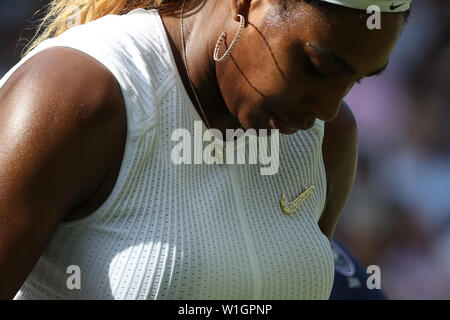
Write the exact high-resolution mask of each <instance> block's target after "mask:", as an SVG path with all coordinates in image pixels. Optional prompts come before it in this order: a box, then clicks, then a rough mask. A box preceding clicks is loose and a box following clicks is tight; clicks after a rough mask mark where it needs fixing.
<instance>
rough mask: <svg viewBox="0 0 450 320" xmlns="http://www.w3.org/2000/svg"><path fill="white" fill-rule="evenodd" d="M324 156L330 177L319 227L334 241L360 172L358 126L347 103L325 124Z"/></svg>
mask: <svg viewBox="0 0 450 320" xmlns="http://www.w3.org/2000/svg"><path fill="white" fill-rule="evenodd" d="M322 153H323V161H324V166H325V171H326V176H327V196H326V205H325V208H324V212H323V214H322V218H321V220H320V222H319V224H320V227H321V229H322V231H323V232H324V234H326V235H327V236H328V237H329V238H330V239H331V237H332V235H333V232H334V228H335V226H336V223H337V219H338V217H339V215H340V213H341V211H342V209H343V208H344V206H345V203H346V201H347V199H348V197H349V195H350V192H351V189H352V187H353V183H354V179H355V175H356V169H357V159H358V126H357V123H356V119H355V116H354V115H353V112H352V110H351V109H350V107H349V106H348V104H347V103H345V102H343V103H342V105H341V108H340V110H339V113H338V115H337V116H336V118H335V119H334V120H333V121H330V122H327V123H326V124H325V134H324V139H323V146H322Z"/></svg>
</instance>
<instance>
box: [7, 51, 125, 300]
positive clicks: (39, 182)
mask: <svg viewBox="0 0 450 320" xmlns="http://www.w3.org/2000/svg"><path fill="white" fill-rule="evenodd" d="M125 138H126V114H125V109H124V103H123V98H122V96H121V91H120V88H119V85H118V84H117V83H116V81H115V79H114V77H113V76H112V74H111V73H110V72H109V71H108V70H107V69H106V68H105V67H104V66H103V65H101V64H100V63H99V62H97V61H96V60H94V59H93V58H90V57H89V56H87V55H85V54H83V53H81V52H78V51H75V50H73V49H69V48H52V49H48V50H46V51H43V52H41V53H39V54H36V55H35V56H33V57H32V58H30V59H29V60H28V61H27V62H26V63H24V64H23V65H22V66H21V67H20V68H19V69H18V70H17V71H16V72H14V74H13V75H12V76H11V77H10V78H9V79H8V81H7V82H6V83H5V84H4V85H3V86H2V88H1V89H0V229H1V230H3V231H2V232H0V283H2V286H0V299H5V298H6V299H9V298H12V297H13V296H14V294H15V292H17V290H18V289H19V288H20V286H21V284H22V283H23V281H24V280H25V279H26V277H27V275H28V274H29V272H30V271H31V269H32V267H33V266H34V264H35V263H36V261H37V259H38V258H39V256H40V255H41V253H42V251H43V250H44V248H45V246H46V245H47V242H48V241H49V239H50V238H51V236H52V234H53V233H54V231H55V230H56V228H57V226H58V225H59V224H60V223H61V221H63V219H64V218H65V216H66V215H67V213H68V212H70V211H71V209H72V208H74V207H75V206H77V205H79V204H80V203H83V202H85V201H86V200H87V199H89V198H90V197H91V196H92V195H93V194H94V192H95V191H96V190H98V188H99V187H100V186H101V185H102V182H103V181H105V179H106V177H110V176H111V173H110V172H111V171H112V170H114V169H115V168H116V167H117V163H118V162H119V161H121V158H122V152H123V148H124V144H125Z"/></svg>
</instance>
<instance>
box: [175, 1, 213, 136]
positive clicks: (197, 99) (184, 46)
mask: <svg viewBox="0 0 450 320" xmlns="http://www.w3.org/2000/svg"><path fill="white" fill-rule="evenodd" d="M186 1H187V0H184V1H183V5H182V6H181V23H180V29H181V30H180V32H181V48H182V51H183V61H184V66H185V68H186V73H187V76H188V79H189V83H190V85H191V89H192V92H193V93H194V97H195V100H196V101H197V104H198V106H199V107H200V111H201V113H202V116H203V119H205V122H206V125H207V127H208V128H211V126H210V124H209V122H208V119H207V118H206V116H205V112H204V111H203V107H202V104H201V103H200V99H199V98H198V96H197V93H196V91H195V88H194V84H193V83H192V79H191V75H190V73H189V67H188V62H187V53H186V41H185V39H184V23H183V22H184V20H183V13H184V5H185V4H186Z"/></svg>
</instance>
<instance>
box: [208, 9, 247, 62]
mask: <svg viewBox="0 0 450 320" xmlns="http://www.w3.org/2000/svg"><path fill="white" fill-rule="evenodd" d="M238 17H239V20H240V26H239V31H238V33H237V34H236V36H235V37H234V39H233V41H232V42H231V45H230V47H229V48H228V49H227V51H226V52H225V53H224V55H223V56H222V57H220V58H219V57H218V56H219V51H220V47H221V46H222V42H223V41H224V40H225V38H226V36H227V34H226V32H222V34H221V36H220V37H219V40H218V41H217V44H216V47H215V48H214V61H216V62H222V61H225V60H226V59H227V58H228V57H229V56H230V55H231V53H232V52H233V50H234V48H235V47H236V44H237V42H238V41H239V39H240V38H241V35H242V32H243V31H244V27H245V18H244V16H242V15H240V14H238Z"/></svg>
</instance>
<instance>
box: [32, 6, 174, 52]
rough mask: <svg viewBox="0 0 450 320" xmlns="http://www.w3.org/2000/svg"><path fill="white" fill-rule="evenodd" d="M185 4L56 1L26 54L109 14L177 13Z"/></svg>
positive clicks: (48, 9) (47, 12)
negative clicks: (155, 10)
mask: <svg viewBox="0 0 450 320" xmlns="http://www.w3.org/2000/svg"><path fill="white" fill-rule="evenodd" d="M181 3H182V0H52V1H51V2H50V3H49V4H48V6H47V7H46V8H47V9H46V12H45V15H44V17H43V18H42V19H41V20H40V22H39V24H38V26H37V30H36V35H35V36H34V37H33V39H31V41H30V43H29V45H28V46H27V48H26V51H25V54H27V53H28V52H30V51H31V50H32V49H33V48H35V47H36V46H37V45H38V44H39V43H41V42H42V41H44V40H45V39H48V38H52V37H56V36H58V35H60V34H62V33H63V32H64V31H66V30H67V29H69V28H70V27H71V25H73V24H85V23H88V22H91V21H93V20H96V19H99V18H101V17H103V16H106V15H108V14H125V13H127V12H129V11H131V10H133V9H136V8H144V9H158V10H160V11H166V12H167V11H169V12H170V11H176V10H177V9H179V7H180V6H181Z"/></svg>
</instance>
